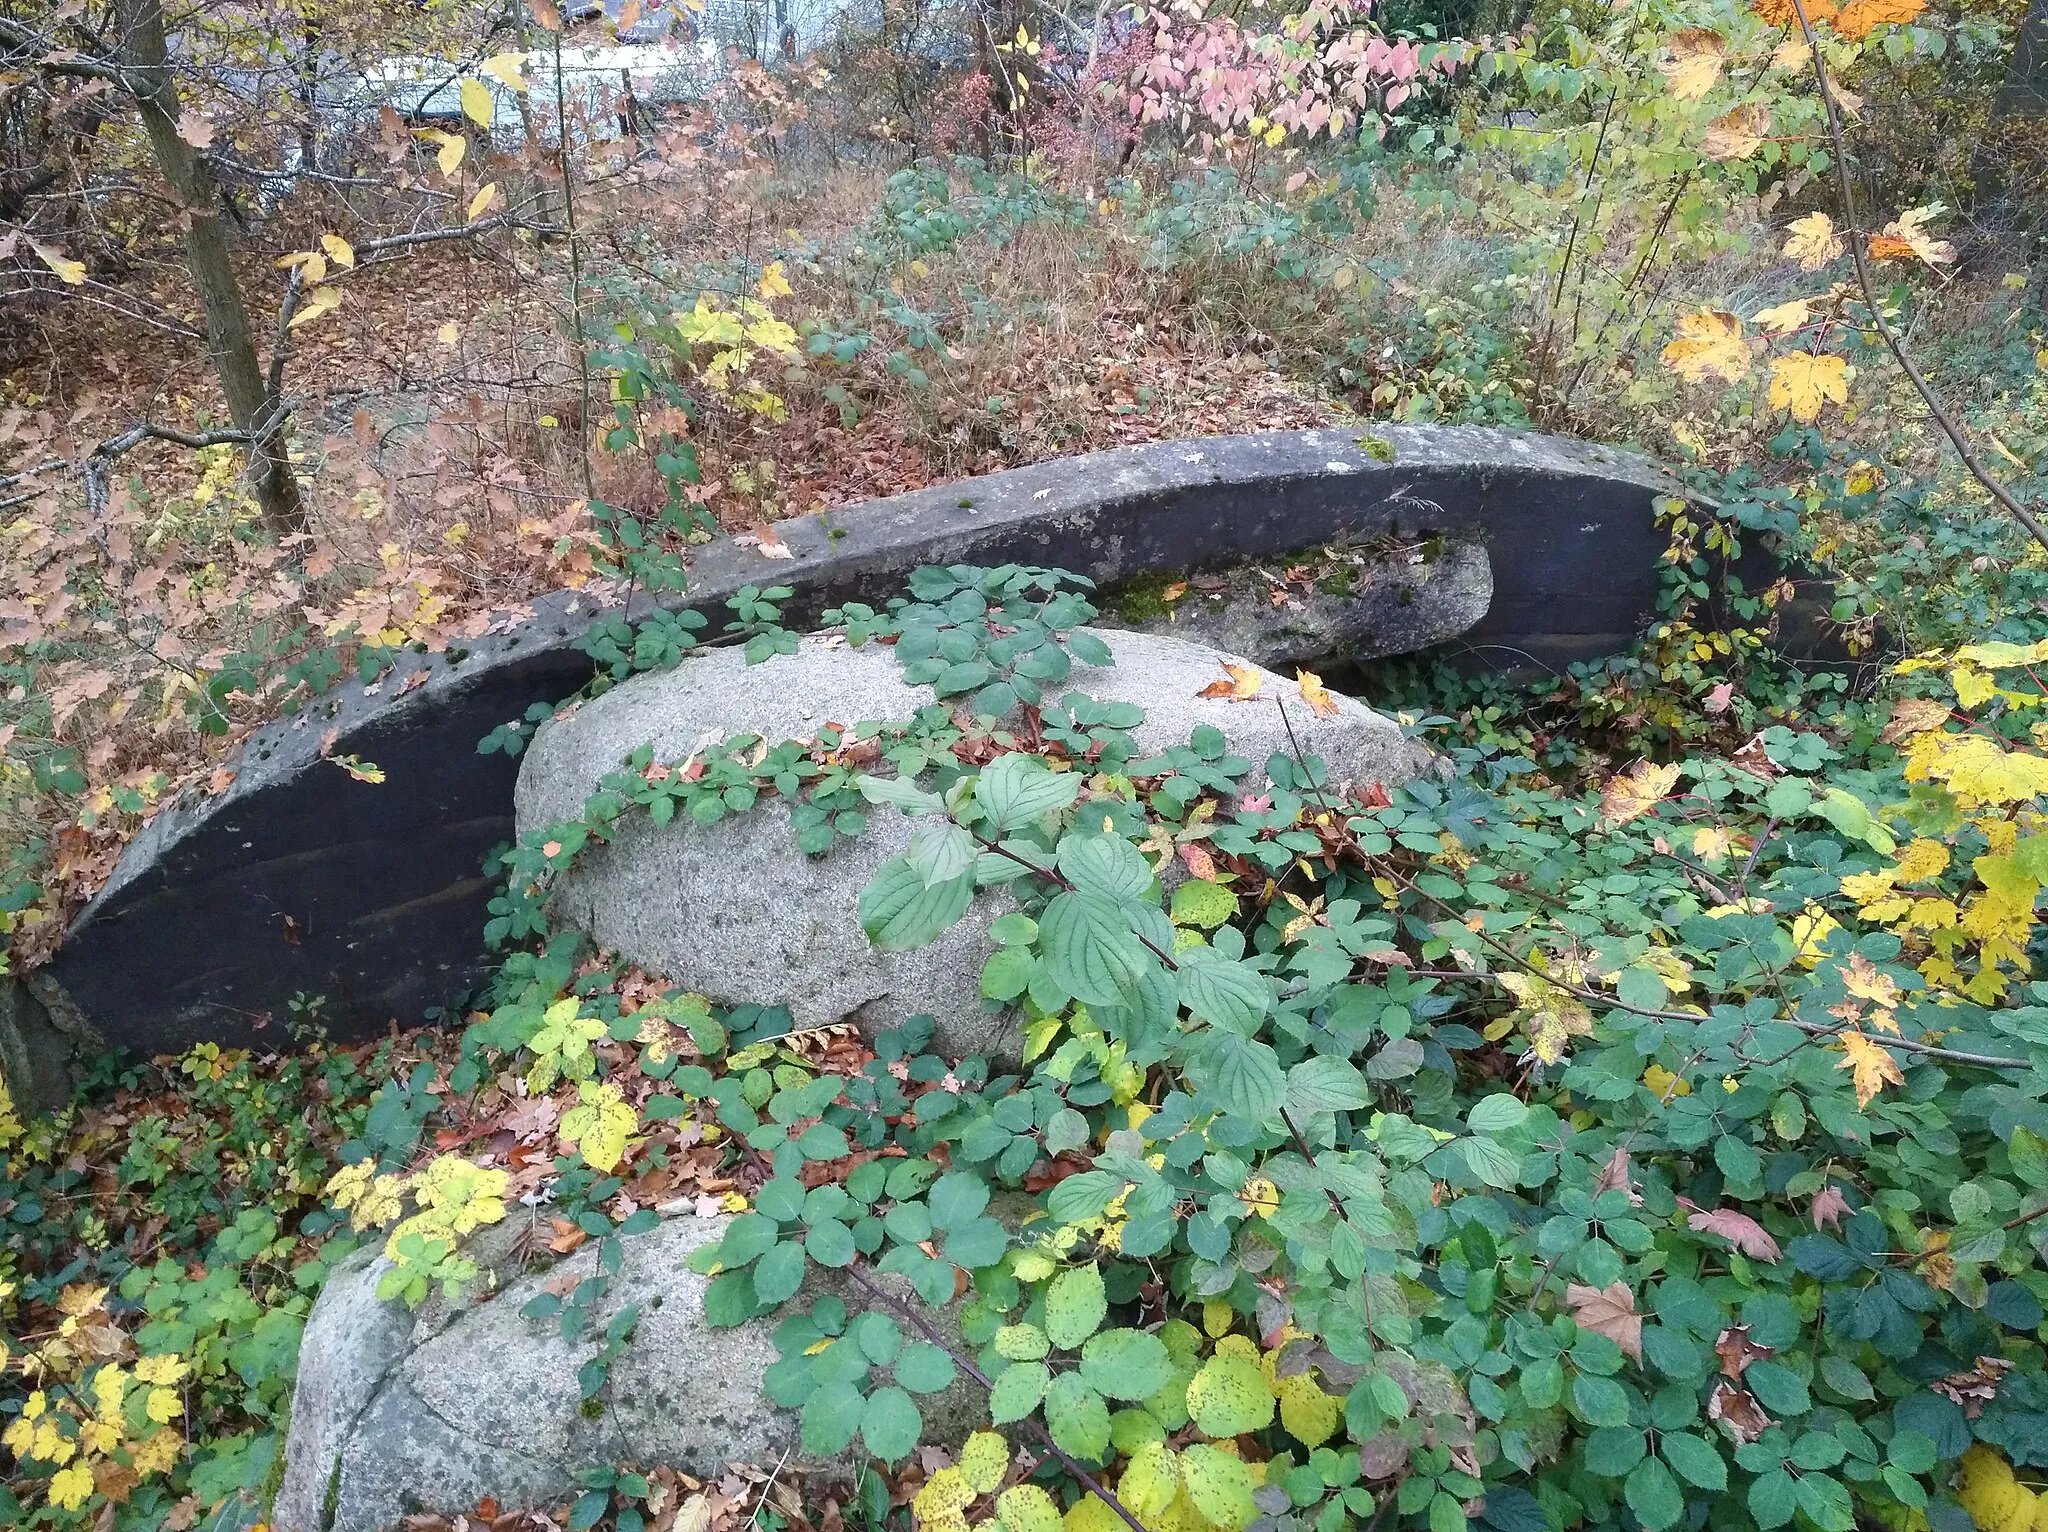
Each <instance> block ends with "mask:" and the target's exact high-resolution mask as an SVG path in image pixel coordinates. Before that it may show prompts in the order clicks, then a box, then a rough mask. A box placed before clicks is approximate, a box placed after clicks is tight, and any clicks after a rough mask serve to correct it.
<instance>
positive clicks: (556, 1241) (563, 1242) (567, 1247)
mask: <svg viewBox="0 0 2048 1532" xmlns="http://www.w3.org/2000/svg"><path fill="white" fill-rule="evenodd" d="M548 1226H549V1227H550V1228H552V1229H553V1230H554V1231H555V1232H554V1235H553V1237H552V1238H550V1239H549V1240H548V1249H550V1250H552V1251H554V1253H555V1254H556V1255H567V1254H568V1253H569V1252H570V1251H572V1250H574V1249H576V1248H577V1247H578V1246H579V1245H581V1244H582V1243H583V1242H584V1241H585V1240H586V1239H588V1238H590V1236H589V1235H587V1234H585V1233H584V1232H583V1230H582V1228H581V1227H579V1226H578V1225H577V1224H576V1223H574V1222H573V1221H571V1220H570V1219H567V1218H550V1219H549V1220H548Z"/></svg>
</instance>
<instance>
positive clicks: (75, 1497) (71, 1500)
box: [50, 1463, 92, 1511]
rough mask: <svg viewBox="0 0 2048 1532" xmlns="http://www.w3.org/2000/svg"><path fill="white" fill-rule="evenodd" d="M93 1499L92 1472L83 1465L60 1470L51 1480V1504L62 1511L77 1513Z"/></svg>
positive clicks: (78, 1464)
mask: <svg viewBox="0 0 2048 1532" xmlns="http://www.w3.org/2000/svg"><path fill="white" fill-rule="evenodd" d="M91 1498H92V1470H91V1469H90V1468H88V1467H86V1465H85V1464H83V1463H73V1464H71V1465H70V1466H69V1467H67V1468H60V1469H58V1470H57V1473H56V1476H55V1477H54V1478H52V1479H51V1480H50V1504H52V1505H54V1506H56V1507H58V1508H59V1509H60V1510H66V1511H75V1510H77V1509H78V1508H79V1507H80V1506H82V1505H84V1504H85V1503H86V1501H88V1500H90V1499H91Z"/></svg>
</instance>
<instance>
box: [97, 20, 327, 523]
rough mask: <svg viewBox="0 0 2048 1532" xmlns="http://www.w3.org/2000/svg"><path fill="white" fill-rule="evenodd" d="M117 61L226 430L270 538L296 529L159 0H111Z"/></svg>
mask: <svg viewBox="0 0 2048 1532" xmlns="http://www.w3.org/2000/svg"><path fill="white" fill-rule="evenodd" d="M117 20H118V24H119V26H120V29H121V47H120V58H121V63H122V65H123V66H124V68H125V69H126V71H127V73H128V83H129V84H130V86H131V88H132V91H133V94H134V97H135V104H136V106H137V107H138V108H140V110H141V113H142V125H143V128H144V130H145V131H146V132H147V133H148V134H149V146H150V149H151V150H152V152H153V153H154V154H155V156H156V161H157V166H158V168H159V169H160V170H162V171H163V174H164V179H165V180H166V181H168V182H169V183H170V186H171V191H172V193H173V195H175V196H176V197H177V199H178V202H179V203H180V205H181V206H182V208H183V216H184V221H185V265H186V268H187V269H188V270H189V271H190V272H191V274H192V286H193V289H194V291H195V292H196V293H197V294H198V297H199V309H200V312H201V313H202V314H204V315H205V316H206V347H207V351H208V353H209V354H210V355H211V357H212V358H213V366H214V371H215V372H217V373H218V374H219V375H220V386H221V392H222V393H223V394H225V395H226V396H227V403H228V413H229V414H230V415H231V416H233V418H234V422H235V429H237V430H239V431H246V432H248V433H250V437H251V440H250V442H249V448H248V455H249V486H250V489H251V490H252V491H253V492H254V494H255V496H256V503H257V504H258V506H260V507H261V508H262V512H263V522H264V525H265V526H266V527H268V528H269V529H270V530H271V531H272V532H273V533H275V534H277V535H278V536H287V535H289V534H291V533H295V532H303V531H305V529H306V510H305V503H304V501H303V500H302V499H301V497H300V494H299V483H298V480H297V479H296V478H295V477H294V476H293V474H292V469H291V463H290V461H289V460H288V459H287V457H286V456H285V451H284V446H283V436H284V410H283V406H282V403H281V401H279V400H278V399H276V398H275V397H274V396H273V395H272V393H271V390H270V385H269V381H268V380H267V379H266V378H265V376H264V372H263V367H262V364H261V363H260V362H258V360H257V357H256V342H255V338H254V336H253V335H252V334H251V332H250V329H249V311H248V309H247V308H246V307H245V306H244V305H243V302H242V289H241V286H240V284H239V283H238V282H237V281H236V280H235V268H234V264H233V262H232V261H230V259H229V257H228V240H227V231H226V230H225V229H224V228H222V226H221V219H220V197H219V195H218V193H217V191H216V189H215V187H214V183H213V175H212V173H211V172H210V171H209V170H208V169H207V167H206V162H205V160H203V159H201V158H200V156H199V153H198V151H197V150H195V149H194V148H193V147H192V146H191V145H190V144H188V143H186V142H185V140H184V139H183V138H181V137H180V136H179V134H178V117H179V112H180V110H181V108H180V106H179V102H178V90H177V86H176V84H175V83H174V82H173V81H172V78H171V66H170V50H169V47H168V45H167V43H166V42H165V38H164V12H163V4H162V0H117Z"/></svg>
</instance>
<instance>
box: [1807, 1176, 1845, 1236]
mask: <svg viewBox="0 0 2048 1532" xmlns="http://www.w3.org/2000/svg"><path fill="white" fill-rule="evenodd" d="M1811 1211H1812V1215H1813V1226H1814V1227H1815V1228H1816V1229H1821V1228H1828V1229H1832V1228H1834V1227H1835V1226H1837V1225H1838V1224H1840V1223H1841V1221H1842V1219H1843V1218H1844V1217H1846V1216H1847V1215H1848V1212H1849V1199H1848V1198H1847V1197H1844V1196H1843V1195H1842V1189H1841V1187H1839V1186H1836V1185H1835V1184H1834V1183H1833V1182H1832V1181H1831V1182H1829V1183H1828V1184H1827V1185H1826V1186H1823V1187H1822V1188H1821V1189H1820V1191H1819V1192H1818V1193H1817V1194H1816V1195H1815V1197H1814V1199H1813V1207H1812V1209H1811Z"/></svg>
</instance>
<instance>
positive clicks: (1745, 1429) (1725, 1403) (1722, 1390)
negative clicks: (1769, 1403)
mask: <svg viewBox="0 0 2048 1532" xmlns="http://www.w3.org/2000/svg"><path fill="white" fill-rule="evenodd" d="M1707 1419H1709V1420H1715V1421H1719V1422H1720V1423H1721V1424H1722V1425H1724V1426H1726V1427H1727V1428H1728V1429H1729V1430H1730V1431H1731V1432H1733V1433H1734V1436H1735V1439H1736V1440H1737V1441H1738V1442H1753V1441H1755V1440H1756V1439H1757V1438H1758V1437H1760V1436H1762V1435H1763V1434H1764V1432H1766V1431H1768V1430H1769V1429H1770V1427H1771V1417H1770V1416H1768V1415H1766V1414H1765V1413H1764V1410H1763V1406H1762V1405H1760V1404H1758V1403H1757V1402H1756V1396H1755V1395H1753V1394H1751V1393H1750V1391H1749V1390H1748V1389H1746V1388H1744V1387H1742V1386H1741V1385H1740V1384H1739V1383H1730V1382H1729V1381H1728V1380H1727V1379H1726V1378H1722V1379H1721V1380H1720V1381H1718V1382H1717V1383H1715V1385H1714V1391H1713V1392H1712V1393H1711V1394H1709V1395H1707Z"/></svg>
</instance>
